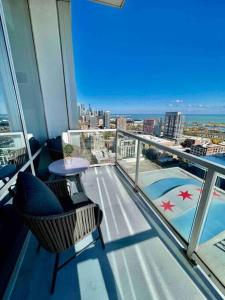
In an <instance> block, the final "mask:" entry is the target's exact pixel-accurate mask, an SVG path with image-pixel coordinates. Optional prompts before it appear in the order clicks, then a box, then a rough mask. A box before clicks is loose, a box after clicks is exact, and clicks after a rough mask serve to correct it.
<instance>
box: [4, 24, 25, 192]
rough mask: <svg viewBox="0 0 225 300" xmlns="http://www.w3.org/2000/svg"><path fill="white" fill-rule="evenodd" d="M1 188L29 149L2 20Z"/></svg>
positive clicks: (19, 165) (20, 165)
mask: <svg viewBox="0 0 225 300" xmlns="http://www.w3.org/2000/svg"><path fill="white" fill-rule="evenodd" d="M0 58H1V59H0V188H2V187H3V186H4V185H5V184H6V183H7V182H8V181H9V180H10V179H11V178H12V177H13V175H15V174H16V172H17V171H18V170H19V169H20V168H21V167H22V166H23V165H24V163H25V162H26V161H27V159H28V156H27V149H26V145H25V139H24V134H23V131H22V125H21V119H20V116H19V111H18V106H17V99H16V94H15V90H14V85H13V81H12V76H11V71H10V66H9V61H8V56H7V51H6V46H5V40H4V35H3V29H2V25H1V22H0Z"/></svg>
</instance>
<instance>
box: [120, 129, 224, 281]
mask: <svg viewBox="0 0 225 300" xmlns="http://www.w3.org/2000/svg"><path fill="white" fill-rule="evenodd" d="M116 149H117V161H116V163H117V165H118V166H119V167H120V168H121V169H122V170H123V171H124V172H125V173H126V174H127V175H128V176H129V178H130V179H131V181H133V185H134V188H135V189H136V190H137V191H139V192H141V193H142V195H143V196H144V197H145V198H146V199H147V201H148V202H149V204H150V205H151V206H152V208H153V209H154V210H155V211H156V212H157V213H158V216H159V217H161V218H162V220H163V221H164V222H165V223H166V224H167V225H168V226H169V227H170V228H171V230H172V231H173V232H174V233H175V235H176V236H177V237H178V238H179V239H180V241H181V242H182V243H183V245H184V247H185V248H186V251H187V255H188V256H189V258H190V259H195V260H196V261H201V262H202V261H203V262H204V265H205V266H206V269H207V270H208V272H209V274H210V275H215V278H217V280H218V282H219V284H220V283H222V285H223V286H224V285H225V277H224V275H223V270H224V267H223V266H224V264H225V255H224V253H225V218H224V216H225V168H224V167H223V166H222V165H218V164H213V163H211V162H209V161H206V160H204V159H201V158H199V157H196V156H193V155H190V154H188V153H184V152H181V151H178V150H176V149H173V148H169V147H168V146H164V145H162V144H157V143H155V142H153V141H151V140H147V139H145V138H143V137H140V136H137V135H134V134H132V133H129V132H125V131H121V130H118V131H117V148H116Z"/></svg>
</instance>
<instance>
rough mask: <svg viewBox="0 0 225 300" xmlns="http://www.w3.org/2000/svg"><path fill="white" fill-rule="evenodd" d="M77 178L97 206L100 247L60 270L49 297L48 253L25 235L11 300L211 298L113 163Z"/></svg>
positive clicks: (52, 259) (92, 249)
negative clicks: (25, 244) (102, 242)
mask: <svg viewBox="0 0 225 300" xmlns="http://www.w3.org/2000/svg"><path fill="white" fill-rule="evenodd" d="M82 178H83V183H84V186H85V190H86V193H87V194H88V196H89V197H90V198H92V199H93V200H94V201H96V202H98V203H99V204H100V206H101V207H102V209H103V212H104V221H103V224H102V231H103V236H104V240H105V244H106V249H105V250H104V251H103V250H102V249H101V246H100V244H99V242H97V244H96V245H95V246H92V247H90V248H89V249H88V250H86V251H85V252H84V253H83V254H81V255H80V256H79V257H78V258H77V260H76V261H73V262H71V263H70V264H69V265H67V266H66V267H65V268H64V269H62V270H61V271H60V272H59V274H58V278H57V283H56V290H55V294H54V295H53V296H51V295H50V293H49V288H50V283H51V275H52V268H53V262H54V256H53V255H52V254H49V253H47V252H46V251H45V250H43V249H41V251H40V253H39V254H36V253H35V250H36V246H37V243H36V240H35V239H34V238H33V237H31V240H30V243H29V246H28V251H27V254H26V256H25V259H24V261H23V264H22V267H21V270H20V273H19V276H18V279H17V282H16V285H15V289H14V292H13V294H12V299H13V300H14V299H23V300H25V299H29V300H31V299H32V300H36V299H38V300H40V299H88V300H89V299H90V300H93V299H94V300H95V299H97V300H104V299H128V300H132V299H136V300H139V299H160V300H161V299H179V300H181V299H192V300H194V299H198V300H201V299H211V295H210V296H209V294H206V293H204V294H203V292H202V289H200V285H199V281H198V280H197V279H196V277H195V276H194V274H195V271H194V270H193V269H192V268H191V266H190V265H189V264H188V263H186V262H185V259H184V258H183V256H182V255H181V252H180V251H179V250H178V248H176V247H174V245H173V243H172V241H171V240H170V241H168V245H166V244H165V239H164V238H165V237H162V235H161V234H162V232H161V230H162V228H161V227H160V226H159V224H157V222H156V221H155V218H154V216H153V215H152V212H151V211H150V209H149V208H148V206H147V205H146V204H145V203H144V202H143V201H142V200H141V199H140V198H139V197H138V196H137V195H136V194H135V193H134V192H133V191H132V189H131V188H130V186H129V185H128V184H127V183H126V182H125V181H124V180H123V179H122V178H121V176H118V171H117V170H116V168H115V167H111V166H107V167H98V168H90V169H89V170H88V171H87V172H86V173H85V174H84V175H83V177H82ZM152 224H153V225H152ZM163 235H164V236H165V232H164V233H163ZM83 244H84V243H83ZM81 246H82V245H78V246H77V248H78V247H81ZM71 252H72V250H71ZM68 255H70V253H65V254H64V255H63V257H64V258H65V257H67V256H68ZM63 257H62V258H61V259H63ZM194 278H195V280H194Z"/></svg>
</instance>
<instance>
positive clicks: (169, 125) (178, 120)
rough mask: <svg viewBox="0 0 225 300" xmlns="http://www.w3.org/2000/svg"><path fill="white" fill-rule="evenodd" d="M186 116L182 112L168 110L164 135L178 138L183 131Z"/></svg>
mask: <svg viewBox="0 0 225 300" xmlns="http://www.w3.org/2000/svg"><path fill="white" fill-rule="evenodd" d="M183 124H184V117H183V116H182V114H181V112H166V114H165V122H164V131H163V136H164V137H166V138H169V139H177V138H179V136H180V135H181V134H182V133H183Z"/></svg>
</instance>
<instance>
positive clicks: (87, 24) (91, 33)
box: [72, 0, 225, 113]
mask: <svg viewBox="0 0 225 300" xmlns="http://www.w3.org/2000/svg"><path fill="white" fill-rule="evenodd" d="M72 14H73V43H74V52H75V66H76V67H75V68H76V80H77V96H78V101H79V102H81V103H84V104H89V103H90V104H91V105H92V106H93V107H95V108H99V109H100V108H103V109H109V110H111V111H112V112H115V113H163V112H165V111H170V110H180V111H182V112H184V113H225V18H224V16H225V1H224V0H213V1H211V0H189V1H186V0H185V1H182V0H170V1H168V0H157V1H150V0H138V1H137V0H126V1H125V5H124V7H123V8H122V9H115V8H112V7H109V6H104V5H100V4H96V3H93V2H90V1H88V0H73V1H72Z"/></svg>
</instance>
